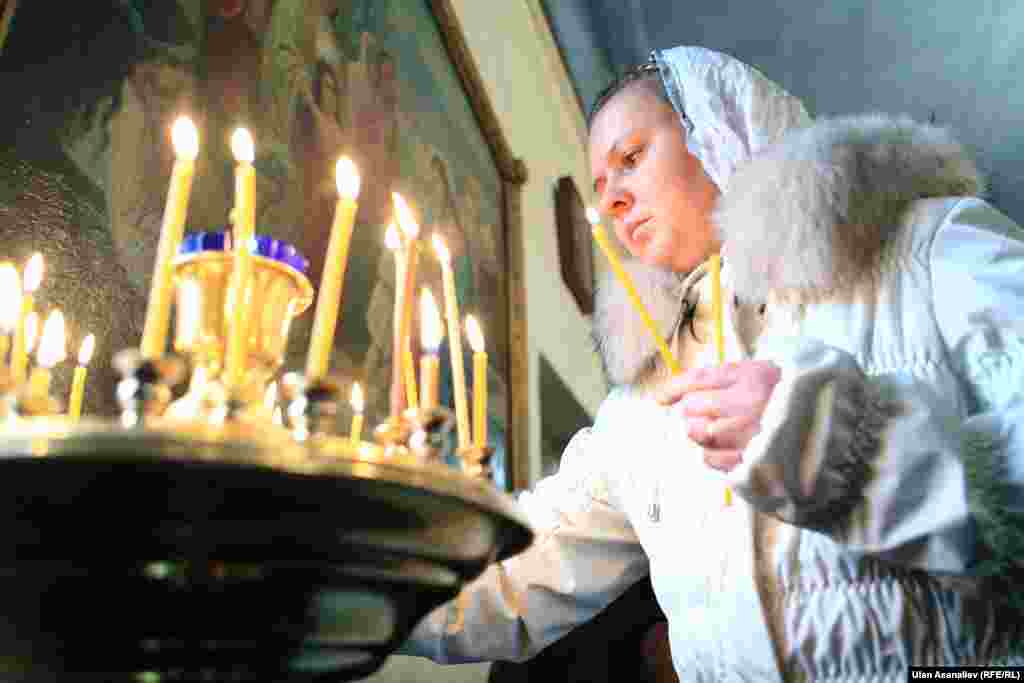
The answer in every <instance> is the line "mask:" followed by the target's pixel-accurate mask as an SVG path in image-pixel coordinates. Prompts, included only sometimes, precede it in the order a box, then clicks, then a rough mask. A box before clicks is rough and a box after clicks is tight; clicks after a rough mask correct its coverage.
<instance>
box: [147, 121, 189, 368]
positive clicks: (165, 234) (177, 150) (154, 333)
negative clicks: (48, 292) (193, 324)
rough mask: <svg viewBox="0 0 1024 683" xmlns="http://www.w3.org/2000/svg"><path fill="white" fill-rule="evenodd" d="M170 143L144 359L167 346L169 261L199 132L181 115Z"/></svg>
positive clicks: (180, 225) (179, 233)
mask: <svg viewBox="0 0 1024 683" xmlns="http://www.w3.org/2000/svg"><path fill="white" fill-rule="evenodd" d="M171 141H172V142H173V144H174V154H175V161H174V167H173V168H172V169H171V184H170V187H169V189H168V190H167V200H166V203H165V204H164V217H163V224H162V225H161V227H160V241H159V242H158V243H157V247H156V265H155V266H154V267H153V280H152V282H151V283H150V288H149V303H148V304H147V306H146V322H145V326H144V327H143V330H142V344H141V345H140V350H141V351H142V355H143V357H145V358H150V359H155V358H159V357H161V356H162V355H163V354H164V349H165V347H166V344H167V327H168V325H169V323H170V319H171V297H172V295H173V286H172V277H171V276H172V268H171V262H172V261H173V259H174V257H175V255H176V254H177V253H178V246H179V245H180V244H181V236H182V233H183V232H184V230H185V215H186V214H187V212H188V198H189V195H190V193H191V191H192V177H193V175H194V173H195V162H196V156H197V155H198V154H199V132H198V131H197V130H196V126H195V124H194V123H192V120H191V119H190V118H188V117H187V116H182V117H181V118H179V119H178V120H177V121H175V122H174V126H173V127H172V129H171Z"/></svg>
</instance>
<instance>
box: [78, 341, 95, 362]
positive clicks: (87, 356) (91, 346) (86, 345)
mask: <svg viewBox="0 0 1024 683" xmlns="http://www.w3.org/2000/svg"><path fill="white" fill-rule="evenodd" d="M95 350H96V335H95V334H90V335H88V336H87V337H86V338H85V339H83V340H82V346H81V347H80V348H79V349H78V364H79V365H83V366H84V365H88V364H89V361H91V360H92V352H93V351H95Z"/></svg>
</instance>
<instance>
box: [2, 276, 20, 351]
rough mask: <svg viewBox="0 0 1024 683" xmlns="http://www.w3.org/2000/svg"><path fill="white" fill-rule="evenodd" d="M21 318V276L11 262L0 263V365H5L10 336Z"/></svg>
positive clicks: (15, 330)
mask: <svg viewBox="0 0 1024 683" xmlns="http://www.w3.org/2000/svg"><path fill="white" fill-rule="evenodd" d="M20 320H21V277H20V276H19V275H18V269H17V268H15V267H14V264H13V263H0V366H5V365H7V352H8V350H10V344H11V336H12V335H14V334H15V333H16V332H17V329H18V324H19V322H20Z"/></svg>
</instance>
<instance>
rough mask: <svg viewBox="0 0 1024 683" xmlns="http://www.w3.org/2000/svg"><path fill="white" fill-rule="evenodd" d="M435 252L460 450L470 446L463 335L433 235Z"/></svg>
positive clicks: (443, 249)
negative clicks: (442, 288)
mask: <svg viewBox="0 0 1024 683" xmlns="http://www.w3.org/2000/svg"><path fill="white" fill-rule="evenodd" d="M433 242H434V251H435V252H436V253H437V260H438V261H440V262H441V283H442V285H443V286H444V309H445V318H446V319H447V321H448V350H449V351H450V352H451V353H450V355H451V362H452V385H453V393H454V396H455V425H456V431H457V434H458V440H459V441H458V442H459V449H460V450H461V449H463V448H467V447H468V446H469V443H470V433H469V405H468V403H467V401H466V371H465V368H464V366H463V364H462V334H461V330H460V329H459V328H460V318H459V302H458V298H457V295H456V290H455V273H454V271H453V270H452V257H451V253H450V252H449V251H448V246H447V245H446V244H445V243H444V240H443V239H441V236H440V235H434V239H433Z"/></svg>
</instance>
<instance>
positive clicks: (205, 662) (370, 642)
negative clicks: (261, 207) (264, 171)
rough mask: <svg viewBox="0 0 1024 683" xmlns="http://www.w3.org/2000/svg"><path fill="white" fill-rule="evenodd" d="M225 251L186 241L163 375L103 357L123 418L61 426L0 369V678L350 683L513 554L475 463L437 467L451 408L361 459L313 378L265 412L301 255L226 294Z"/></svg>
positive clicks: (326, 387)
mask: <svg viewBox="0 0 1024 683" xmlns="http://www.w3.org/2000/svg"><path fill="white" fill-rule="evenodd" d="M237 246H238V245H237V244H233V241H232V239H231V237H230V235H229V234H227V233H193V234H189V235H187V236H185V237H184V238H183V239H182V240H181V242H180V246H179V248H178V249H177V250H176V254H174V256H173V259H171V261H170V262H169V264H170V265H169V273H170V278H171V281H172V282H173V289H174V311H175V315H174V334H173V349H174V352H175V353H173V354H168V353H165V352H163V351H161V352H159V353H153V352H152V348H149V349H147V348H142V349H128V350H126V351H123V352H121V353H120V354H118V355H117V356H116V366H117V368H118V370H119V372H120V373H121V381H120V383H119V384H118V386H117V399H118V402H119V405H120V407H121V412H120V415H119V417H118V419H117V420H113V421H110V420H100V419H96V418H89V417H88V416H87V417H85V418H83V419H82V420H81V421H77V420H71V419H68V418H67V417H65V416H63V415H60V414H58V413H57V412H56V411H57V406H56V404H55V402H54V401H53V399H52V398H51V397H50V396H49V393H48V392H43V393H40V392H38V391H37V392H35V393H34V394H31V400H29V399H27V398H24V397H25V396H26V394H25V385H24V384H19V383H17V382H15V381H14V380H13V379H12V377H11V375H10V373H9V372H8V371H7V369H6V368H5V367H4V368H2V371H0V421H2V424H3V428H2V431H0V481H2V482H3V486H4V492H5V495H3V496H0V515H3V517H2V519H4V520H5V521H4V538H5V542H4V543H3V544H2V545H0V591H2V594H3V595H4V596H5V599H4V606H3V607H2V608H0V613H2V614H3V616H4V621H5V622H6V624H7V625H8V627H9V628H10V629H12V630H11V633H16V634H17V637H16V638H15V637H13V636H11V635H10V634H8V635H7V636H0V648H3V652H2V654H3V655H4V656H3V657H0V678H5V679H8V678H10V679H12V680H13V679H17V680H36V678H34V677H41V676H46V675H58V676H59V677H60V678H61V680H78V677H79V676H80V677H82V680H93V678H91V677H90V676H92V675H94V674H95V673H98V672H103V676H104V680H108V681H115V680H124V681H153V682H154V683H156V682H157V681H179V680H180V681H183V680H211V681H216V680H224V681H250V680H251V681H263V680H285V679H287V680H289V681H292V680H294V681H301V680H325V679H327V677H330V680H352V679H356V678H361V677H363V676H365V675H367V674H369V673H371V672H372V671H374V670H375V669H377V668H378V667H379V666H380V665H381V664H382V663H383V661H384V660H385V658H386V657H387V656H388V655H389V654H390V653H392V652H393V651H394V650H395V649H396V648H397V646H398V645H399V644H400V643H401V642H402V640H403V639H404V638H405V637H406V636H407V635H408V634H409V632H410V631H411V629H412V628H413V626H414V625H415V624H416V622H417V621H418V620H419V619H420V618H422V617H423V616H424V615H425V614H426V613H427V612H428V611H430V610H431V609H433V608H434V607H436V606H437V605H439V604H441V603H442V602H444V601H446V600H449V599H452V598H454V597H455V596H456V595H457V593H458V591H459V589H460V587H461V586H462V585H463V584H464V583H465V582H466V581H468V580H470V579H472V578H473V577H475V576H477V575H479V574H480V573H481V572H482V571H483V570H484V568H485V567H486V566H487V565H488V564H489V563H491V562H493V561H495V560H496V559H501V558H504V557H508V556H511V555H514V554H516V553H518V552H520V551H521V550H523V549H524V548H525V547H526V546H527V545H528V544H529V543H530V541H531V539H532V532H531V530H530V528H529V526H528V525H527V524H526V522H525V520H524V518H523V517H522V516H521V515H520V513H519V512H518V510H517V508H516V507H515V505H514V503H513V502H512V500H511V499H510V498H509V497H508V496H507V495H505V494H504V493H502V492H500V491H498V490H497V489H496V488H495V487H494V485H493V483H492V482H491V481H490V468H489V460H490V457H491V454H492V453H493V450H492V449H491V448H490V447H489V446H487V445H486V444H483V445H474V446H464V447H462V448H460V449H458V455H459V457H460V460H461V462H462V467H461V468H454V467H450V466H448V465H445V464H444V463H443V462H442V458H441V453H442V449H443V445H444V443H445V440H446V435H447V433H448V432H449V430H450V429H451V427H452V425H453V423H454V417H453V415H452V413H451V412H450V411H448V410H447V409H446V408H444V407H442V406H427V407H424V408H420V407H413V408H411V409H410V410H407V411H405V412H403V413H401V414H399V415H397V416H394V417H392V418H389V419H388V420H387V421H385V422H384V423H383V424H381V425H380V426H378V427H377V428H376V429H375V430H373V437H374V441H373V442H370V441H365V440H363V439H361V438H359V434H358V432H355V433H353V434H348V435H342V434H339V433H338V424H337V423H338V420H337V417H338V409H337V407H338V403H339V400H340V396H339V388H340V386H341V382H339V381H338V378H336V377H333V376H331V375H329V374H327V373H323V374H316V375H311V374H310V373H309V372H308V371H307V373H305V374H300V373H297V372H291V373H288V374H286V375H285V376H284V378H283V380H282V382H281V394H282V395H281V396H280V397H278V399H277V400H275V401H273V402H268V401H267V400H266V395H267V388H268V387H269V386H270V385H271V383H272V381H273V379H274V378H275V377H277V376H278V375H279V374H280V373H281V372H282V371H283V370H284V368H283V365H284V358H285V349H286V347H287V342H288V337H289V331H290V328H291V323H292V321H293V319H294V318H295V317H296V316H297V315H300V314H301V313H302V312H303V311H305V310H306V309H307V308H309V306H310V304H311V303H312V301H313V288H312V286H311V284H310V282H309V280H308V279H307V277H306V275H305V273H304V271H305V267H306V263H305V261H304V259H302V257H301V256H299V255H298V254H297V252H296V251H295V249H294V248H293V247H291V246H290V245H287V244H284V243H282V242H279V241H276V240H273V239H271V238H270V237H265V236H257V237H254V238H253V239H252V241H251V244H250V245H249V247H248V251H249V253H248V254H247V256H246V258H248V259H249V261H247V262H246V263H245V266H244V267H245V268H246V269H248V270H247V271H246V272H247V273H248V281H244V280H242V279H241V276H240V275H239V270H238V267H239V266H238V264H239V260H238V258H237ZM239 308H241V309H242V316H243V317H244V326H245V334H244V335H243V336H242V338H241V340H240V341H239V340H238V339H237V338H236V337H235V333H236V331H237V329H236V328H235V327H234V326H236V325H238V324H239V319H240V318H239V310H238V309H239ZM332 332H333V330H332ZM233 344H240V346H237V347H233V346H232V345H233ZM233 348H234V349H236V350H237V349H238V348H240V349H241V350H242V353H243V356H242V362H241V365H240V366H237V365H236V371H232V370H231V367H230V366H231V364H232V362H234V363H236V364H237V363H238V358H237V357H236V358H234V360H232V357H231V354H232V353H233V352H234V351H233V350H232V349H233ZM186 378H187V390H186V391H185V392H184V393H183V394H182V395H180V396H179V397H178V398H177V399H175V400H172V390H173V389H175V387H177V386H178V385H179V384H181V383H182V381H183V380H185V379H186ZM278 403H280V404H281V405H282V407H283V408H284V410H283V411H282V414H281V419H280V420H275V410H274V408H275V406H276V405H277V404H278ZM360 424H361V423H360ZM0 633H2V631H0Z"/></svg>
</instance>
